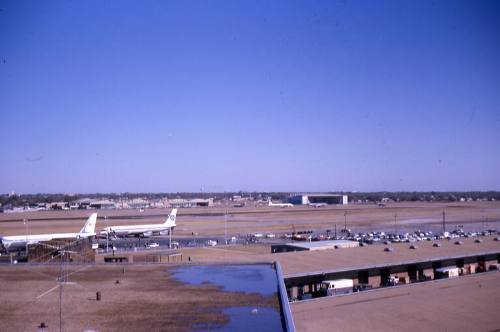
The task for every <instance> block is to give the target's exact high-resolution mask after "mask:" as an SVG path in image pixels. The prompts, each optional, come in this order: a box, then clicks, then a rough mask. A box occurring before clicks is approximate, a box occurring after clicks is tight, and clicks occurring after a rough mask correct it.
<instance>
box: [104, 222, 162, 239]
mask: <svg viewBox="0 0 500 332" xmlns="http://www.w3.org/2000/svg"><path fill="white" fill-rule="evenodd" d="M171 228H172V226H165V225H163V224H154V225H131V226H114V227H106V228H104V229H103V231H102V232H101V235H106V234H107V233H109V234H113V235H116V236H132V235H141V234H148V233H160V232H164V231H167V230H170V229H171Z"/></svg>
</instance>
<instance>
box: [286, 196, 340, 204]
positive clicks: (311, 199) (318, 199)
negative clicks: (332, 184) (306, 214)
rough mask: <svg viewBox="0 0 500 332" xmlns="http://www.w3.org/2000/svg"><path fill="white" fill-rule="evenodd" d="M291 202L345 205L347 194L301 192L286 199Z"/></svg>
mask: <svg viewBox="0 0 500 332" xmlns="http://www.w3.org/2000/svg"><path fill="white" fill-rule="evenodd" d="M288 201H289V203H292V204H298V205H300V204H302V205H308V204H328V205H346V204H347V203H348V197H347V195H339V194H301V195H296V196H292V197H290V199H289V200H288Z"/></svg>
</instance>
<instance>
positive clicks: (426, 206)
mask: <svg viewBox="0 0 500 332" xmlns="http://www.w3.org/2000/svg"><path fill="white" fill-rule="evenodd" d="M225 211H226V210H225V209H223V208H217V207H214V208H191V209H179V211H178V218H177V224H178V226H177V227H176V229H175V234H176V235H179V236H182V235H186V236H189V235H191V234H192V233H198V234H199V236H221V235H223V234H224V232H225V227H226V226H227V233H228V234H229V235H237V234H248V233H254V232H275V233H280V232H281V233H282V232H289V233H290V232H292V231H293V230H297V231H299V230H305V229H333V227H334V225H335V224H336V225H337V227H339V229H340V228H341V227H343V226H344V221H345V220H344V218H346V219H347V226H348V228H351V229H353V230H368V229H373V230H377V229H382V228H386V229H387V228H389V229H392V228H393V227H394V219H395V218H394V216H395V215H397V216H396V219H397V225H398V227H399V229H405V228H406V229H408V230H410V229H417V228H425V227H431V226H432V227H434V228H436V229H439V227H440V226H439V225H440V223H441V220H442V212H443V211H445V212H446V220H447V224H448V225H449V228H450V229H451V228H452V227H453V226H454V225H458V224H460V225H465V226H466V227H467V226H470V227H474V228H477V229H481V228H485V227H494V226H498V225H499V221H500V202H467V203H425V202H418V203H391V204H388V205H387V206H386V207H378V206H375V205H354V204H353V205H346V206H328V207H322V208H313V207H307V206H305V207H304V206H295V207H293V208H274V207H261V208H230V209H229V210H228V217H227V223H226V222H225V217H224V214H225ZM91 212H93V211H90V210H77V211H39V212H26V213H3V214H0V235H13V234H25V233H26V225H25V224H23V219H24V218H26V219H28V220H29V221H28V233H29V234H40V233H48V232H74V231H78V230H80V229H81V227H82V226H83V224H84V222H85V220H86V218H87V217H88V216H89V215H90V213H91ZM169 212H170V209H147V210H146V211H144V212H142V213H141V212H139V211H138V210H97V213H98V216H99V219H98V222H97V229H101V228H103V227H105V226H106V224H105V222H104V216H108V217H109V225H126V224H140V223H160V222H163V221H164V220H165V217H166V216H167V215H168V213H169ZM345 212H347V216H346V217H344V213H345Z"/></svg>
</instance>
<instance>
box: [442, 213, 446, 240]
mask: <svg viewBox="0 0 500 332" xmlns="http://www.w3.org/2000/svg"><path fill="white" fill-rule="evenodd" d="M445 232H446V212H444V211H443V235H444V233H445Z"/></svg>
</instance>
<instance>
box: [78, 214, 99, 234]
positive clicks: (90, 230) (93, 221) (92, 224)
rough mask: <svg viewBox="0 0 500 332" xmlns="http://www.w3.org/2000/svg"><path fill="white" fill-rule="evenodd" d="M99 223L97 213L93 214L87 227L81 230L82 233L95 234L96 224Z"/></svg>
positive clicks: (88, 220)
mask: <svg viewBox="0 0 500 332" xmlns="http://www.w3.org/2000/svg"><path fill="white" fill-rule="evenodd" d="M96 222H97V213H92V214H91V215H90V217H89V219H87V222H86V223H85V226H83V228H82V229H81V231H80V233H94V232H95V224H96Z"/></svg>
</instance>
